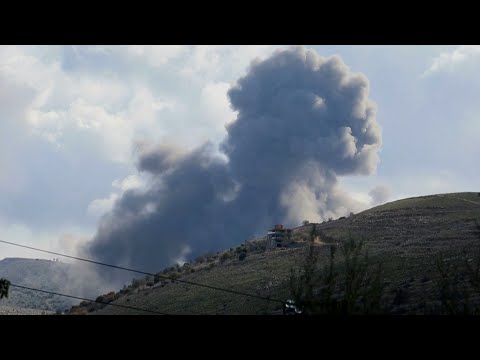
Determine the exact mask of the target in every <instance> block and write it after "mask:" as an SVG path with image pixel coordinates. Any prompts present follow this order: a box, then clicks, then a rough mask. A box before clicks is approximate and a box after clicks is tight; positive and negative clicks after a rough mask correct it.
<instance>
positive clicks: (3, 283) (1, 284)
mask: <svg viewBox="0 0 480 360" xmlns="http://www.w3.org/2000/svg"><path fill="white" fill-rule="evenodd" d="M9 288H10V281H8V280H7V279H0V299H2V298H4V297H6V298H8V289H9Z"/></svg>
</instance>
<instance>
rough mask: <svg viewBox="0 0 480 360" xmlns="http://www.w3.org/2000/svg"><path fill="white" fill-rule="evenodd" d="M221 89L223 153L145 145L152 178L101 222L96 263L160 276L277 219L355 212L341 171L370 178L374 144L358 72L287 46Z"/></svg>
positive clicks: (370, 108)
mask: <svg viewBox="0 0 480 360" xmlns="http://www.w3.org/2000/svg"><path fill="white" fill-rule="evenodd" d="M228 95H229V98H230V101H231V105H232V107H233V109H234V110H235V111H237V113H238V116H237V119H236V121H234V122H233V123H231V124H230V125H229V126H228V127H227V132H228V135H227V136H226V138H225V139H224V141H223V143H222V144H221V146H220V150H221V151H222V152H223V153H224V154H225V155H226V158H227V159H225V157H220V156H218V155H216V154H218V152H217V151H216V150H217V149H215V148H214V147H213V145H211V144H208V143H207V144H204V145H203V146H201V147H199V148H197V149H195V150H194V151H191V152H186V151H185V150H182V149H178V148H175V147H174V146H171V145H166V144H163V145H161V146H158V147H154V148H142V149H140V151H139V154H138V164H137V167H138V170H139V171H141V172H144V173H147V174H148V175H149V179H150V182H149V185H148V187H147V188H146V189H143V190H139V189H135V190H129V191H127V192H125V193H124V195H123V196H122V197H121V198H119V199H118V200H117V201H116V203H115V205H114V208H113V210H112V211H111V212H110V213H109V214H107V215H105V216H104V217H103V218H102V220H101V223H100V225H99V228H98V231H97V234H96V236H95V238H94V239H93V242H92V243H91V246H90V247H89V249H88V251H89V252H90V253H91V254H92V255H93V256H94V257H95V258H97V259H100V260H103V261H106V262H111V263H116V264H124V265H129V266H133V267H136V268H140V269H145V270H150V271H158V270H160V269H161V268H162V267H163V266H165V265H169V264H171V263H172V262H173V261H175V259H178V258H182V257H184V256H185V253H186V251H191V253H190V256H195V255H198V254H200V253H202V252H204V251H210V250H218V249H220V248H225V247H230V246H232V245H234V244H238V243H239V242H241V241H243V240H245V239H246V238H248V237H249V236H250V235H252V234H255V233H260V234H261V233H263V232H264V231H265V230H266V229H267V228H268V227H270V226H271V225H272V224H274V223H279V222H283V223H285V224H286V225H298V224H299V223H300V222H301V221H302V220H304V219H308V220H310V221H320V220H322V219H326V218H328V217H330V216H341V215H345V214H347V213H348V212H349V211H356V209H357V206H358V204H357V203H356V202H355V201H354V200H352V199H351V198H350V197H349V196H348V194H347V193H346V192H345V191H343V190H342V189H341V188H340V186H339V184H338V181H337V177H338V176H346V175H368V174H371V173H372V172H373V171H374V170H375V168H376V165H377V162H378V155H377V153H378V149H379V147H380V145H381V133H380V129H379V126H378V125H377V122H376V119H375V106H374V105H373V103H372V102H371V101H370V100H369V99H368V80H367V78H366V77H365V76H364V75H362V74H356V73H352V72H350V70H349V69H348V67H347V66H346V65H345V64H344V63H343V62H342V60H341V59H340V58H339V57H338V56H334V57H330V58H323V57H321V56H319V55H318V54H317V53H316V52H315V51H313V50H307V49H305V48H303V47H294V48H290V49H288V50H283V51H277V52H275V53H274V54H273V55H272V56H271V57H270V58H268V59H266V60H264V61H259V60H256V61H254V62H252V64H251V65H250V68H249V70H248V72H247V74H246V75H245V76H244V77H243V78H241V79H239V80H238V82H237V84H236V85H235V86H233V87H232V88H231V89H230V90H229V93H228Z"/></svg>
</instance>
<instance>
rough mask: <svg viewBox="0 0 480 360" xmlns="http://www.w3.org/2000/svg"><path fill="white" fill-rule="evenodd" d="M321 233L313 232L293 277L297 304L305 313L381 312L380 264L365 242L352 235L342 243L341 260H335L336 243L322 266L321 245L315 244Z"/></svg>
mask: <svg viewBox="0 0 480 360" xmlns="http://www.w3.org/2000/svg"><path fill="white" fill-rule="evenodd" d="M317 236H318V232H317V231H316V229H315V227H314V228H313V229H312V231H311V233H310V245H309V247H308V252H307V256H306V258H305V261H304V263H303V269H302V270H301V271H300V272H294V271H293V270H292V275H291V278H290V290H291V293H292V296H293V298H294V300H295V303H297V304H298V305H300V306H301V307H302V308H304V310H305V313H306V314H335V313H337V314H359V313H362V314H369V313H378V312H381V299H382V295H383V292H384V285H385V284H384V281H383V269H382V265H381V263H377V264H374V263H372V262H371V260H370V259H369V257H368V253H367V252H364V251H363V241H359V242H358V241H354V240H353V238H351V237H350V238H349V239H348V240H347V241H345V242H344V243H343V244H342V245H341V246H340V254H341V260H342V261H341V262H338V261H337V259H336V256H335V254H336V246H335V245H333V244H332V245H331V246H330V255H329V258H328V261H327V262H326V264H325V265H324V266H323V269H322V267H321V266H319V264H318V262H319V261H318V260H319V253H318V250H319V248H318V247H317V246H315V238H316V237H317Z"/></svg>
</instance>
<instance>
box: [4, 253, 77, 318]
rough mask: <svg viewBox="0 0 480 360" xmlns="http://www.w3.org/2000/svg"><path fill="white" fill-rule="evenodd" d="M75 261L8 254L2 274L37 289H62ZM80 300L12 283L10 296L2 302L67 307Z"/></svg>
mask: <svg viewBox="0 0 480 360" xmlns="http://www.w3.org/2000/svg"><path fill="white" fill-rule="evenodd" d="M72 270H73V265H71V264H67V263H62V262H58V261H50V260H42V259H24V258H6V259H3V260H1V261H0V277H3V278H6V279H8V280H9V281H10V282H11V283H12V284H17V285H22V286H28V287H32V288H35V289H42V290H48V291H53V292H61V291H62V290H63V289H64V288H65V285H66V284H67V283H68V281H69V274H71V271H72ZM75 303H78V300H74V299H69V298H66V297H61V296H55V295H51V294H46V293H41V292H37V291H31V290H25V289H19V288H15V287H11V288H10V291H9V296H8V298H6V299H5V298H4V299H2V300H0V305H2V306H13V307H20V308H28V309H38V310H49V311H56V310H57V309H60V310H64V309H66V308H69V307H70V306H71V305H72V304H75Z"/></svg>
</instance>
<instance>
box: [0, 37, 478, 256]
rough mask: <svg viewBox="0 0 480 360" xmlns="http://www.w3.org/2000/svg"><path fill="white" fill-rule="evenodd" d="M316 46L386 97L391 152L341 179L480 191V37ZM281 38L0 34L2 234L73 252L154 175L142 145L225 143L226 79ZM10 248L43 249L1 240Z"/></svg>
mask: <svg viewBox="0 0 480 360" xmlns="http://www.w3.org/2000/svg"><path fill="white" fill-rule="evenodd" d="M306 47H307V48H312V49H314V50H315V51H316V52H317V53H318V54H319V55H321V56H324V57H329V56H332V55H339V56H340V57H341V58H342V60H343V61H344V62H345V64H346V65H347V66H348V67H350V69H351V70H352V71H353V72H361V73H363V74H364V75H365V76H366V77H367V78H368V81H369V83H370V95H369V98H370V99H371V100H373V101H374V102H375V103H376V105H377V117H376V119H377V122H378V124H379V125H380V127H381V129H382V142H383V145H382V148H381V151H380V163H379V165H378V167H377V170H376V173H375V174H373V175H370V176H349V177H343V178H341V179H340V180H341V182H342V184H343V187H344V188H345V189H346V190H347V191H349V193H350V194H351V196H352V197H354V198H355V199H357V200H359V201H361V202H363V203H364V204H365V207H368V206H371V205H375V204H377V203H382V202H385V201H389V200H394V199H397V198H403V197H409V196H416V195H424V194H432V193H441V192H456V191H480V188H479V187H478V186H477V184H479V183H480V171H479V170H478V167H477V166H476V164H477V161H476V160H477V159H478V158H479V156H480V147H479V146H478V145H477V143H478V142H477V139H478V138H479V136H480V119H479V118H478V115H480V101H478V99H477V97H478V94H480V75H479V74H478V71H477V69H478V66H479V65H480V47H478V46H311V45H307V46H306ZM275 48H285V46H17V47H12V46H1V47H0V239H2V240H6V241H14V242H20V243H23V244H30V245H33V246H39V247H43V248H48V249H52V250H60V251H65V252H71V251H72V249H73V247H74V246H75V244H77V243H79V242H84V241H86V240H87V239H89V238H91V237H92V236H93V234H94V233H95V231H96V225H97V222H98V220H99V218H100V216H101V215H102V214H104V213H106V212H107V211H108V210H109V209H110V208H111V206H112V205H113V203H114V201H115V199H117V198H119V197H120V196H121V194H122V193H123V192H124V191H126V190H128V189H133V188H141V187H144V186H146V185H145V184H146V183H148V181H149V179H148V177H145V176H143V175H140V174H139V173H138V172H137V170H136V166H135V165H136V159H137V156H136V154H137V153H138V151H139V149H143V148H144V147H145V146H148V144H158V143H163V142H168V143H170V144H171V143H176V144H178V145H180V146H183V147H187V148H188V149H193V148H194V147H196V146H198V145H200V144H202V143H204V142H205V141H206V140H211V141H212V142H213V143H214V144H218V143H220V142H221V140H222V139H223V138H224V136H225V135H226V131H225V124H227V123H229V122H231V121H233V120H234V119H235V116H236V115H235V113H234V112H233V111H232V110H231V108H230V104H229V100H228V98H227V91H228V89H229V88H230V86H231V85H232V84H234V83H235V81H236V80H237V79H238V78H239V77H241V76H243V75H245V74H246V71H247V67H248V65H249V63H250V62H251V61H252V60H254V59H255V58H256V57H260V58H265V57H268V56H270V55H271V53H272V52H273V51H274V50H275ZM11 256H26V257H44V256H43V255H41V254H38V253H34V252H30V251H26V250H21V249H18V248H12V247H9V246H8V245H4V244H0V259H1V258H4V257H11ZM47 257H48V256H47Z"/></svg>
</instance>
